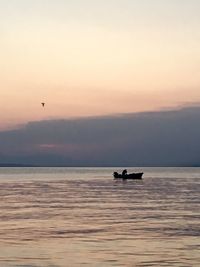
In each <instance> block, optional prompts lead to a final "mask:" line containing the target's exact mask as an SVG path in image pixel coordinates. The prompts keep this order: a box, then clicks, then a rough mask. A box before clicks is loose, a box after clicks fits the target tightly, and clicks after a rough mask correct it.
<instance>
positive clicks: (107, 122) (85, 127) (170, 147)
mask: <svg viewBox="0 0 200 267" xmlns="http://www.w3.org/2000/svg"><path fill="white" fill-rule="evenodd" d="M199 122H200V107H191V108H183V109H180V110H173V111H162V112H149V113H137V114H126V115H121V116H107V117H97V118H96V117H93V118H87V119H71V120H48V121H39V122H30V123H28V124H27V125H25V126H23V127H22V128H20V129H16V130H10V131H4V132H0V163H1V164H5V163H17V164H28V165H40V166H200V146H199V138H200V123H199Z"/></svg>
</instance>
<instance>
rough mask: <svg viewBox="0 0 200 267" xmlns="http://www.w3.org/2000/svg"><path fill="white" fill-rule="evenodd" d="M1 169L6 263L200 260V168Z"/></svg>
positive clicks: (63, 266)
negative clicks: (126, 175)
mask: <svg viewBox="0 0 200 267" xmlns="http://www.w3.org/2000/svg"><path fill="white" fill-rule="evenodd" d="M123 169H124V167H118V168H103V167H102V168H0V267H68V266H69V267H79V266H83V267H87V266H91V267H104V266H105V267H123V266H127V267H154V266H159V267H161V266H169V267H173V266H174V267H191V266H192V267H199V266H200V168H147V167H145V168H136V167H133V168H127V170H128V172H144V176H143V179H142V180H141V181H140V180H127V181H121V180H114V179H113V176H112V174H113V172H114V171H118V172H121V171H122V170H123Z"/></svg>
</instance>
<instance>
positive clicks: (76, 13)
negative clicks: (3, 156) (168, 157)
mask: <svg viewBox="0 0 200 267" xmlns="http://www.w3.org/2000/svg"><path fill="white" fill-rule="evenodd" d="M150 3H151V4H150ZM0 10H1V11H0V25H1V26H0V34H1V42H0V58H1V61H0V72H1V79H0V121H1V124H0V129H3V128H5V127H12V126H14V125H17V124H21V123H24V122H27V121H32V120H43V119H53V118H68V117H71V116H92V115H102V114H114V113H124V112H137V111H144V110H145V111H147V110H157V109H161V108H168V107H174V106H176V105H182V104H191V103H193V102H200V75H199V73H200V49H199V47H200V31H199V28H200V18H199V13H200V2H199V1H196V0H191V1H186V0H182V1H181V0H168V1H162V0H161V1H158V0H152V1H147V0H142V1H139V0H135V1H134V0H132V1H131V0H116V1H113V0H107V1H105V0H102V1H89V0H85V1H80V0H75V1H63V0H58V1H56V0H50V1H42V3H41V1H38V0H36V1H33V0H29V1H25V0H19V1H16V0H10V1H0ZM43 101H44V102H46V106H45V109H43V108H42V107H41V105H40V103H41V102H43Z"/></svg>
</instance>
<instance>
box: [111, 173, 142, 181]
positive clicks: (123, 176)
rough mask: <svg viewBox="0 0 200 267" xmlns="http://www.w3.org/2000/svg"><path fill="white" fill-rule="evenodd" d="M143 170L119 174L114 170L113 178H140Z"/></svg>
mask: <svg viewBox="0 0 200 267" xmlns="http://www.w3.org/2000/svg"><path fill="white" fill-rule="evenodd" d="M142 175H143V172H136V173H129V174H119V173H118V172H114V173H113V176H114V179H123V180H141V179H142Z"/></svg>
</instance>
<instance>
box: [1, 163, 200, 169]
mask: <svg viewBox="0 0 200 267" xmlns="http://www.w3.org/2000/svg"><path fill="white" fill-rule="evenodd" d="M6 167H7V168H8V167H9V168H28V167H32V168H122V167H126V168H199V167H200V165H179V166H169V165H165V166H159V165H157V166H125V165H124V164H122V165H118V166H100V165H99V166H98V165H97V166H93V165H92V166H78V165H77V166H69V165H31V164H17V163H5V164H4V163H1V164H0V168H6Z"/></svg>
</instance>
